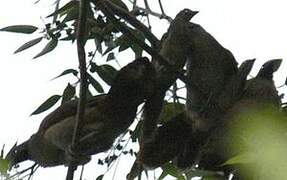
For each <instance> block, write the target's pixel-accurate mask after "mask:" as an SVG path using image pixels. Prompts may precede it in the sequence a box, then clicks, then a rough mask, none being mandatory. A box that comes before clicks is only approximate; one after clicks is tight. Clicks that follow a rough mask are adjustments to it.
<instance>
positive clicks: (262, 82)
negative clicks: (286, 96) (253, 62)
mask: <svg viewBox="0 0 287 180" xmlns="http://www.w3.org/2000/svg"><path fill="white" fill-rule="evenodd" d="M281 61H282V60H280V59H275V60H270V61H267V62H266V63H265V64H263V66H262V67H261V69H260V70H259V72H258V74H257V75H256V77H254V78H252V79H250V80H248V81H247V82H246V84H245V87H244V88H243V89H242V92H241V95H240V96H239V99H238V100H237V101H236V102H235V103H234V104H233V106H232V107H231V108H229V109H228V110H227V112H226V114H225V115H224V116H223V119H222V122H223V123H222V124H221V126H218V127H217V128H216V129H215V130H214V131H213V133H212V134H211V135H210V138H209V141H207V143H206V144H205V145H204V146H202V147H201V152H200V153H201V161H200V163H199V166H201V167H202V168H207V169H216V168H223V166H221V165H222V164H223V163H224V162H226V161H227V160H228V159H230V158H232V157H234V156H236V155H238V154H239V153H241V152H245V150H248V145H247V144H246V142H245V141H244V140H243V139H244V137H246V135H245V134H244V133H246V132H248V131H247V130H246V129H248V127H250V126H251V127H252V126H254V123H260V122H262V123H263V122H264V118H263V119H261V118H262V117H266V118H267V119H268V120H270V121H272V118H270V117H272V116H273V115H275V116H277V115H278V113H279V112H280V105H281V99H280V96H279V95H278V92H277V90H276V87H275V85H274V81H273V73H274V72H276V71H277V70H278V68H279V66H280V64H281ZM258 117H261V118H259V119H258ZM275 120H276V118H275ZM257 121H259V122H257ZM275 124H276V123H275ZM270 128H272V127H270ZM259 141H260V140H259ZM246 148H247V149H246ZM248 166H249V164H243V165H242V166H235V167H227V169H225V170H227V171H228V172H230V170H231V171H234V170H236V169H239V170H238V171H236V173H235V177H236V179H240V180H244V179H252V178H251V176H252V175H254V172H251V171H252V170H253V169H254V168H247V167H248ZM217 170H218V169H217ZM242 171H243V172H244V173H241V172H242Z"/></svg>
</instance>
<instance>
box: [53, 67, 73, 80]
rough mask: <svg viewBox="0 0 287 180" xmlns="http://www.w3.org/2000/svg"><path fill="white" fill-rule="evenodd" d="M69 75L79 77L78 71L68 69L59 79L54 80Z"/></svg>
mask: <svg viewBox="0 0 287 180" xmlns="http://www.w3.org/2000/svg"><path fill="white" fill-rule="evenodd" d="M67 74H73V75H74V76H77V75H78V71H77V70H75V69H67V70H65V71H63V72H62V73H61V74H60V75H58V76H57V77H54V78H53V79H57V78H59V77H61V76H64V75H67Z"/></svg>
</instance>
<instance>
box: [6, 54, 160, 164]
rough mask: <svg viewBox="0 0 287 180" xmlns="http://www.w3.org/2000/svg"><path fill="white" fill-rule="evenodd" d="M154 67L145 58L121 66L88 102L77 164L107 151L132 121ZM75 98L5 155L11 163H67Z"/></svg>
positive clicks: (149, 87) (146, 93)
mask: <svg viewBox="0 0 287 180" xmlns="http://www.w3.org/2000/svg"><path fill="white" fill-rule="evenodd" d="M154 78H155V70H154V67H153V65H152V64H151V63H150V62H149V61H148V59H147V58H139V59H137V60H135V61H133V62H132V63H130V64H128V65H127V66H125V67H123V68H122V69H121V70H120V71H119V72H118V74H117V76H116V78H115V81H114V84H113V85H112V87H111V89H110V90H109V92H108V94H107V95H101V96H96V97H94V98H93V99H92V100H90V101H88V103H87V108H86V113H85V119H84V121H85V122H84V125H83V128H82V130H81V132H80V140H79V143H78V144H77V146H76V147H75V152H76V155H79V157H77V158H78V161H79V162H78V164H84V163H86V162H88V161H89V160H90V155H93V154H96V153H99V152H103V151H106V150H108V149H109V148H110V147H111V146H112V145H113V142H114V140H115V139H116V138H117V137H118V136H119V135H120V134H122V133H123V132H125V131H126V130H127V128H128V127H129V126H130V125H131V123H132V122H133V120H134V118H135V116H136V112H137V107H138V105H139V104H141V103H143V102H144V100H145V99H147V98H148V97H149V96H150V94H151V93H152V92H153V89H154ZM76 104H77V102H76V101H72V102H68V103H66V104H63V105H62V106H60V107H59V108H57V109H56V110H55V111H53V112H52V113H51V114H49V115H48V116H47V117H46V118H44V120H43V121H42V123H41V125H40V128H39V129H38V131H37V132H36V133H35V134H33V135H32V136H31V138H30V139H29V140H27V141H26V142H24V143H23V144H21V145H19V146H17V147H15V148H13V149H12V150H11V151H10V153H9V154H8V155H7V159H8V160H10V161H11V165H15V164H17V163H19V162H21V161H25V160H32V161H35V162H36V163H38V164H39V165H41V166H44V167H46V166H56V165H63V164H64V165H66V164H68V163H69V161H70V159H69V156H68V155H67V152H66V151H67V150H68V149H69V147H70V144H71V141H72V135H73V129H74V123H75V115H76Z"/></svg>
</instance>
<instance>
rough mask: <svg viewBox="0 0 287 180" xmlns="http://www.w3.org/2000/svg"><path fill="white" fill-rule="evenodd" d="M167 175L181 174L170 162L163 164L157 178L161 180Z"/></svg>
mask: <svg viewBox="0 0 287 180" xmlns="http://www.w3.org/2000/svg"><path fill="white" fill-rule="evenodd" d="M167 175H171V176H173V177H180V176H181V174H180V172H179V170H178V168H177V167H176V166H175V165H174V164H172V163H166V164H165V165H163V166H162V173H161V175H160V177H159V178H158V180H162V179H163V178H165V177H166V176H167Z"/></svg>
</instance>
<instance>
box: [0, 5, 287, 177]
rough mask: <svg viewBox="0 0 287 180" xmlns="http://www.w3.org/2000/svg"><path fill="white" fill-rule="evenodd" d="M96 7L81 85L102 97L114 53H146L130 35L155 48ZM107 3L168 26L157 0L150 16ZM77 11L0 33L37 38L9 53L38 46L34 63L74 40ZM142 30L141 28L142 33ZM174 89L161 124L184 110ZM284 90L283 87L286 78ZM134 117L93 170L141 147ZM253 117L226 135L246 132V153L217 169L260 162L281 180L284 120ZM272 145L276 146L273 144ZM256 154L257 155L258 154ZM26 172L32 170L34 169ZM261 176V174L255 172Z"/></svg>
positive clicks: (73, 95) (72, 90) (200, 173)
mask: <svg viewBox="0 0 287 180" xmlns="http://www.w3.org/2000/svg"><path fill="white" fill-rule="evenodd" d="M59 2H60V1H58V3H59ZM97 2H98V1H96V0H91V1H90V6H89V9H88V17H87V28H86V37H85V41H87V42H93V43H94V47H93V50H92V51H90V52H88V58H89V60H88V64H87V69H88V72H87V80H88V86H89V87H93V88H94V90H95V91H96V93H97V94H98V93H99V94H103V93H106V92H105V88H104V87H105V86H106V85H108V86H112V85H113V79H114V77H115V75H116V74H117V69H116V68H115V67H113V66H112V65H111V64H112V63H111V61H117V55H116V54H120V53H122V52H123V51H125V50H127V49H130V50H131V51H132V52H133V54H134V56H135V57H141V56H142V55H143V52H144V51H147V50H146V49H144V47H143V46H142V45H140V44H139V43H136V41H133V40H132V38H131V35H132V36H133V37H134V38H135V39H137V41H139V42H143V43H145V42H146V41H147V40H148V41H149V42H150V44H151V46H150V47H152V48H153V49H155V50H157V48H158V47H156V46H153V43H152V40H151V39H152V38H148V37H149V36H148V35H147V34H146V31H145V30H146V29H141V28H140V27H141V26H137V27H135V26H134V25H131V24H132V23H131V20H130V21H127V20H126V19H125V18H124V16H123V17H120V18H118V19H117V20H119V22H120V23H122V25H123V26H124V27H125V28H126V30H129V32H130V33H131V34H128V33H126V34H125V33H123V32H122V30H121V28H119V25H117V24H115V23H114V22H113V21H112V20H111V18H108V16H107V15H106V14H105V13H104V12H103V10H102V9H101V8H100V5H99V4H98V3H97ZM111 2H112V3H113V4H114V5H116V7H120V8H121V9H124V10H125V11H128V13H129V14H130V15H131V16H133V17H135V19H136V18H138V19H141V20H142V25H144V23H143V22H148V23H149V21H145V20H146V19H147V20H148V18H149V16H150V14H152V15H155V16H158V17H159V18H164V19H166V20H168V21H171V18H170V17H169V16H167V15H166V14H165V13H164V10H163V9H162V4H161V1H160V0H159V4H160V6H161V13H155V12H153V11H152V10H151V9H150V7H149V6H148V4H147V1H145V7H144V8H141V7H139V6H138V4H137V3H136V1H127V2H126V1H122V0H111ZM128 3H130V4H128ZM127 5H128V6H127ZM79 6H80V5H79V1H69V2H68V3H66V4H65V5H63V6H61V7H60V8H56V10H55V11H54V12H53V13H51V14H50V15H48V16H47V17H46V18H47V19H52V18H53V22H52V23H47V24H45V25H44V27H35V26H33V25H14V26H8V27H4V28H2V29H0V31H6V32H13V33H25V34H32V33H34V34H35V33H38V34H39V36H38V38H35V39H32V40H30V41H28V42H26V43H24V44H23V45H21V46H20V47H18V48H17V49H16V50H15V53H20V52H22V51H25V50H27V49H30V48H32V47H33V46H36V45H39V44H41V43H44V44H45V46H44V48H43V49H42V50H41V51H40V52H39V53H38V54H36V55H35V56H34V57H33V58H34V59H37V58H40V57H41V56H44V55H47V54H48V53H50V52H52V51H53V50H55V49H56V48H57V47H58V45H60V43H66V42H74V41H75V40H76V34H77V29H76V27H77V23H78V16H79ZM129 6H132V10H129V9H128V7H129ZM117 16H119V15H117ZM124 20H125V21H124ZM134 24H136V23H134ZM145 25H146V26H148V27H150V26H151V24H145ZM146 26H145V28H147V27H146ZM147 29H148V28H147ZM96 53H99V54H100V55H101V58H102V59H103V60H105V62H106V63H105V64H100V63H99V60H98V59H96V58H95V55H96ZM132 59H133V58H130V60H132ZM66 75H72V76H75V77H76V78H77V79H78V80H79V79H80V77H79V71H78V69H77V68H76V67H74V68H70V69H66V70H63V72H62V73H60V74H59V75H58V76H57V77H55V78H53V79H57V78H60V77H62V76H66ZM103 82H104V83H103ZM78 85H79V81H77V82H76V83H71V82H67V86H66V87H65V89H63V91H62V93H61V95H52V96H50V97H49V98H48V99H47V100H46V101H44V102H43V103H42V104H41V105H39V107H38V108H37V109H36V110H35V111H34V112H32V114H31V115H36V114H40V113H42V112H45V111H47V110H49V109H50V108H52V107H53V106H55V105H56V104H57V102H59V101H60V100H61V104H63V103H65V102H68V101H70V100H74V99H77V98H78V92H77V86H78ZM176 85H177V84H176V83H175V85H174V86H173V87H175V88H174V89H172V90H171V91H172V95H171V97H168V95H167V96H166V101H165V103H164V105H163V110H162V113H161V116H160V118H159V119H160V123H162V124H163V123H166V122H168V121H169V120H170V119H172V117H175V116H177V115H178V114H180V113H182V112H184V111H185V109H184V103H185V99H184V98H181V97H178V96H177V91H178V90H180V89H181V88H177V86H176ZM285 85H287V79H286V82H285ZM59 94H60V93H59ZM88 95H89V96H94V95H95V94H93V93H91V92H90V91H89V89H88ZM172 100H173V101H172ZM267 114H270V113H267ZM140 117H141V112H139V113H138V117H136V119H137V121H136V123H137V124H136V125H135V126H134V128H131V129H128V130H127V133H126V134H124V135H122V136H121V137H119V138H118V140H117V142H116V143H115V144H114V147H113V148H112V149H111V150H110V151H109V153H108V154H107V155H106V157H104V158H99V159H98V165H106V166H107V167H108V170H109V169H110V167H111V166H112V165H114V164H115V162H117V161H119V157H120V156H122V155H130V156H134V157H136V155H137V151H136V150H135V149H134V148H133V147H131V148H130V147H129V146H128V144H129V143H130V140H131V141H132V142H133V143H139V142H141V135H142V126H143V122H142V120H141V119H140ZM254 118H255V119H256V123H254V124H252V126H250V123H247V124H248V125H246V124H244V123H243V124H239V125H238V127H237V128H235V129H234V131H231V132H230V133H231V134H230V136H234V134H233V133H238V132H240V131H242V129H244V130H246V131H245V132H246V134H244V137H240V138H243V139H244V140H245V143H246V144H248V145H250V144H251V146H250V149H247V150H246V151H244V152H242V153H239V154H237V155H235V156H234V157H232V158H230V159H229V160H227V161H226V162H225V163H224V164H222V166H226V165H227V166H228V165H234V164H250V163H254V162H255V164H256V165H254V166H252V167H251V168H253V169H260V168H262V167H261V166H260V165H262V164H266V162H268V163H270V164H269V166H268V167H263V169H264V170H261V169H260V170H259V174H261V175H266V174H264V173H266V171H273V172H275V171H276V170H277V169H280V173H275V174H273V173H272V176H273V177H276V179H283V178H284V177H285V176H286V173H281V172H286V169H285V168H284V167H286V163H285V161H284V160H285V159H284V160H282V159H281V158H282V157H283V156H284V155H285V154H286V152H287V150H286V149H287V148H286V147H285V146H286V143H285V141H284V133H285V131H286V129H283V130H282V127H285V126H286V123H285V122H282V119H284V117H281V116H280V117H277V116H276V117H268V118H269V119H270V118H271V119H275V121H272V124H268V122H265V120H266V117H254ZM262 120H263V123H262ZM284 120H285V119H284ZM276 121H279V122H280V123H279V124H277V125H276V127H273V128H274V129H273V128H272V129H271V128H269V127H271V126H273V125H274V124H273V122H276ZM258 129H259V130H258ZM257 130H258V131H257ZM278 132H280V133H278ZM241 134H242V133H241ZM258 139H259V140H262V141H260V142H256V143H254V141H257V140H258ZM274 142H276V143H275V144H273V143H274ZM234 143H235V144H236V143H241V140H238V139H236V141H235V142H234ZM266 147H268V148H266ZM263 148H264V149H263ZM258 149H263V150H262V151H260V153H258ZM270 154H272V155H273V154H276V156H269V155H270ZM272 158H275V159H272ZM258 164H259V165H258ZM7 166H8V165H7V162H6V161H5V159H4V157H3V150H2V152H1V156H0V171H1V174H2V175H3V176H5V177H6V176H7V177H8V175H7V172H8V168H7ZM282 167H283V168H282ZM28 169H29V168H28ZM31 169H32V171H33V170H34V167H33V168H31ZM266 169H267V170H266ZM161 170H162V173H161V175H160V176H159V177H158V179H159V180H161V179H164V178H166V177H167V176H168V175H170V176H173V177H176V178H177V179H179V180H184V179H191V178H193V177H204V179H208V178H210V179H213V178H215V177H218V176H221V175H222V174H220V172H217V171H208V170H201V169H198V168H196V167H193V168H191V169H188V170H186V171H182V170H180V169H179V168H178V167H177V166H176V165H175V164H174V163H173V162H168V163H166V164H164V165H163V166H162V167H161ZM262 171H264V172H263V173H261V172H262ZM25 172H26V171H23V174H24V173H25ZM33 172H34V171H33ZM270 174H271V173H270ZM270 174H268V175H270ZM20 175H21V174H20ZM30 175H33V173H31V174H30ZM266 176H267V175H266ZM23 177H25V176H23ZM103 177H104V174H101V175H97V177H96V179H97V180H101V179H103Z"/></svg>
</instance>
